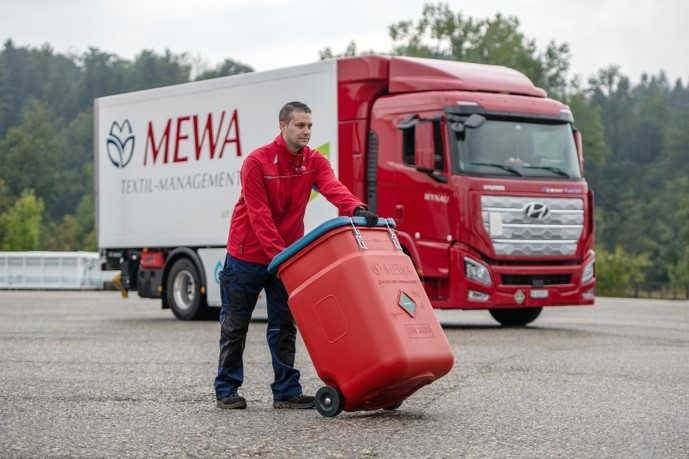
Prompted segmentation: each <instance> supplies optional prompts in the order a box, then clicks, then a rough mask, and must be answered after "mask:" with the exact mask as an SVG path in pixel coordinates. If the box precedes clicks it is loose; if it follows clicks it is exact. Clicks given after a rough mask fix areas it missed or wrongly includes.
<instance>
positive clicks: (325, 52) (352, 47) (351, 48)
mask: <svg viewBox="0 0 689 459" xmlns="http://www.w3.org/2000/svg"><path fill="white" fill-rule="evenodd" d="M361 54H375V53H374V52H373V51H370V52H368V53H358V52H357V50H356V42H355V41H354V40H352V41H350V42H349V44H348V45H347V48H346V49H345V50H344V51H343V52H342V53H333V50H332V49H331V48H330V47H325V48H323V49H321V50H320V51H318V59H319V60H321V61H324V60H326V59H333V58H336V57H354V56H359V55H361Z"/></svg>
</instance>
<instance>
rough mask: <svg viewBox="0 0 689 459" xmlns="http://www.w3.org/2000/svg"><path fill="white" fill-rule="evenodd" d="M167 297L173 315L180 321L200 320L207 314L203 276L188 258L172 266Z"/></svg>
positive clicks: (167, 286)
mask: <svg viewBox="0 0 689 459" xmlns="http://www.w3.org/2000/svg"><path fill="white" fill-rule="evenodd" d="M165 295H167V302H168V304H169V305H170V309H172V313H173V314H174V315H175V317H177V318H178V319H180V320H194V319H200V318H203V317H204V316H205V314H206V309H207V308H206V300H205V298H203V295H202V294H201V276H199V273H198V270H197V269H196V266H195V265H194V263H193V262H192V261H191V260H189V259H188V258H180V259H179V260H177V261H175V263H174V264H173V265H172V269H170V273H169V274H168V276H167V284H166V289H165Z"/></svg>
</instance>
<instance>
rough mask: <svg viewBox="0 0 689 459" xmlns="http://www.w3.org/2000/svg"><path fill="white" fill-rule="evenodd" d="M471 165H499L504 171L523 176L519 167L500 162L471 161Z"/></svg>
mask: <svg viewBox="0 0 689 459" xmlns="http://www.w3.org/2000/svg"><path fill="white" fill-rule="evenodd" d="M469 165H470V166H491V167H497V168H499V169H502V170H504V171H507V172H510V173H511V174H512V175H518V176H520V177H521V176H523V175H524V174H522V173H521V172H519V171H518V170H517V169H515V168H514V167H510V166H505V165H504V164H498V163H474V162H471V163H469Z"/></svg>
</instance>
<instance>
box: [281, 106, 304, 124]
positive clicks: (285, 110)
mask: <svg viewBox="0 0 689 459" xmlns="http://www.w3.org/2000/svg"><path fill="white" fill-rule="evenodd" d="M294 112H304V113H311V109H310V108H309V106H308V105H306V104H305V103H303V102H298V101H294V102H287V103H286V104H285V105H284V106H283V107H282V108H281V109H280V114H279V115H278V120H280V121H281V122H283V123H289V121H290V120H291V119H292V113H294Z"/></svg>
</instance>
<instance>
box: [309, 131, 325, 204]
mask: <svg viewBox="0 0 689 459" xmlns="http://www.w3.org/2000/svg"><path fill="white" fill-rule="evenodd" d="M315 150H316V151H318V152H319V153H320V154H322V155H323V156H325V159H327V160H328V162H330V142H326V143H324V144H323V145H319V146H317V147H316V148H315ZM319 194H320V193H319V192H318V191H311V196H310V197H309V202H311V201H313V200H314V199H316V197H317V196H318V195H319Z"/></svg>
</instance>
